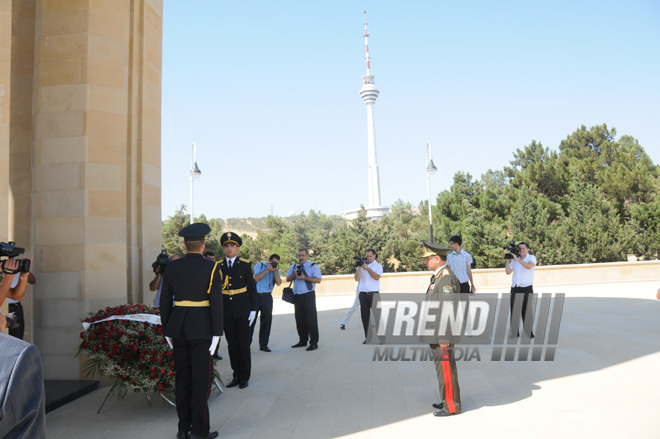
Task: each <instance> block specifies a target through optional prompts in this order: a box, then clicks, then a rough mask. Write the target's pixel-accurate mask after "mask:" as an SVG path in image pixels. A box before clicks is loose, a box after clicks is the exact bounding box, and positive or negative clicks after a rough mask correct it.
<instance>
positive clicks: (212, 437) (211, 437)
mask: <svg viewBox="0 0 660 439" xmlns="http://www.w3.org/2000/svg"><path fill="white" fill-rule="evenodd" d="M216 437H218V432H217V431H212V432H210V433H209V435H208V436H197V435H196V434H191V435H190V439H215V438H216Z"/></svg>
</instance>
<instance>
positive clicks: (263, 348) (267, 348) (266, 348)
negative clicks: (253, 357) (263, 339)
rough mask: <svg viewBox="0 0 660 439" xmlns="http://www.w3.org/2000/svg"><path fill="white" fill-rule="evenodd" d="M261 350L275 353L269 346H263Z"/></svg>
mask: <svg viewBox="0 0 660 439" xmlns="http://www.w3.org/2000/svg"><path fill="white" fill-rule="evenodd" d="M259 350H260V351H264V352H273V351H271V350H270V348H269V347H268V346H262V347H260V348H259Z"/></svg>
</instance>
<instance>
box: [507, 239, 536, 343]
mask: <svg viewBox="0 0 660 439" xmlns="http://www.w3.org/2000/svg"><path fill="white" fill-rule="evenodd" d="M518 246H519V247H520V256H517V255H516V254H515V253H512V256H513V259H507V260H506V263H505V265H504V269H505V270H506V274H507V275H509V274H511V273H513V280H512V282H511V303H510V305H511V327H512V328H515V327H517V326H518V324H514V317H513V305H514V302H515V301H519V300H520V298H521V297H522V310H521V314H522V319H523V329H524V331H525V333H527V334H528V335H529V336H530V337H531V338H534V332H533V331H532V327H533V325H534V309H533V304H532V302H533V300H532V294H533V293H534V290H533V289H532V283H533V282H534V267H536V257H535V256H534V255H530V254H529V244H528V243H527V242H525V241H521V242H520V244H518ZM528 311H529V318H527V319H526V317H527V314H528ZM517 336H520V332H518V335H517Z"/></svg>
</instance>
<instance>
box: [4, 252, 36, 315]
mask: <svg viewBox="0 0 660 439" xmlns="http://www.w3.org/2000/svg"><path fill="white" fill-rule="evenodd" d="M24 252H25V249H24V248H20V247H16V246H15V245H14V242H12V241H9V242H0V257H4V258H6V259H3V260H2V261H0V267H1V268H2V280H0V305H2V304H3V302H4V301H5V298H9V299H13V300H15V301H20V300H21V299H22V298H23V295H24V294H25V289H26V288H27V281H28V277H29V273H30V265H31V264H32V258H31V257H30V258H28V259H16V256H18V255H20V254H23V253H24ZM17 276H21V277H22V278H23V279H22V280H21V279H20V278H19V279H17V280H16V282H14V279H15V278H16V277H17Z"/></svg>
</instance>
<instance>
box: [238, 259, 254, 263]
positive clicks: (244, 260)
mask: <svg viewBox="0 0 660 439" xmlns="http://www.w3.org/2000/svg"><path fill="white" fill-rule="evenodd" d="M238 259H239V260H240V261H243V262H247V263H248V264H250V263H251V262H250V261H248V260H247V259H243V258H238Z"/></svg>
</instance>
